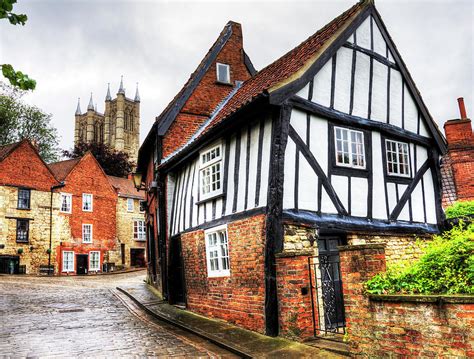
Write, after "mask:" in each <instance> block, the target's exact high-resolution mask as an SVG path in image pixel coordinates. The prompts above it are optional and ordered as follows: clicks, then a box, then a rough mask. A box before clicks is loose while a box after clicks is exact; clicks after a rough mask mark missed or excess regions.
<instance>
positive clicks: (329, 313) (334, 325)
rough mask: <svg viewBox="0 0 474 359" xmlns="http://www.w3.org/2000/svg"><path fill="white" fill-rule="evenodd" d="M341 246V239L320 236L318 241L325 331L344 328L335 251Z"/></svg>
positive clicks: (337, 260) (340, 282) (342, 304)
mask: <svg viewBox="0 0 474 359" xmlns="http://www.w3.org/2000/svg"><path fill="white" fill-rule="evenodd" d="M342 244H343V243H342V239H341V237H338V236H321V237H319V239H318V250H319V268H320V271H321V290H322V299H323V307H324V325H325V328H326V331H337V329H338V328H344V326H345V324H344V323H345V319H344V299H343V295H342V280H341V272H340V259H339V251H338V249H337V246H340V245H342Z"/></svg>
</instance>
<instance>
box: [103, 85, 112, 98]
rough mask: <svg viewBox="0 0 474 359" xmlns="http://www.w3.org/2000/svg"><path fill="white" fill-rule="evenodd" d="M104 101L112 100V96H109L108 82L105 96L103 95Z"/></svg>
mask: <svg viewBox="0 0 474 359" xmlns="http://www.w3.org/2000/svg"><path fill="white" fill-rule="evenodd" d="M105 101H112V96H110V82H109V83H108V84H107V96H105Z"/></svg>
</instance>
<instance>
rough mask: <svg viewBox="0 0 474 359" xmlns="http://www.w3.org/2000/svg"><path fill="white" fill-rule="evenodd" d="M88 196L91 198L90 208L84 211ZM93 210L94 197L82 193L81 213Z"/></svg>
mask: <svg viewBox="0 0 474 359" xmlns="http://www.w3.org/2000/svg"><path fill="white" fill-rule="evenodd" d="M88 196H90V198H91V208H90V209H84V205H85V204H86V198H87V197H88ZM93 210H94V195H93V194H91V193H83V194H82V211H83V212H92V211H93Z"/></svg>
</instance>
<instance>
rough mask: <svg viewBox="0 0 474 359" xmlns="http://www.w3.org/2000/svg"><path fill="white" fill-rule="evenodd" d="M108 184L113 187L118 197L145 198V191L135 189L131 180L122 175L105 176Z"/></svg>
mask: <svg viewBox="0 0 474 359" xmlns="http://www.w3.org/2000/svg"><path fill="white" fill-rule="evenodd" d="M107 178H108V179H109V182H110V184H111V185H112V186H113V187H114V188H115V190H116V191H117V192H118V195H119V196H120V197H130V198H138V199H141V200H145V192H144V191H137V189H136V188H135V186H134V184H133V180H131V179H128V178H123V177H115V176H107Z"/></svg>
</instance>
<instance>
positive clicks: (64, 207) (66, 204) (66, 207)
mask: <svg viewBox="0 0 474 359" xmlns="http://www.w3.org/2000/svg"><path fill="white" fill-rule="evenodd" d="M60 211H61V212H63V213H71V212H72V195H71V194H69V193H61V209H60Z"/></svg>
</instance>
